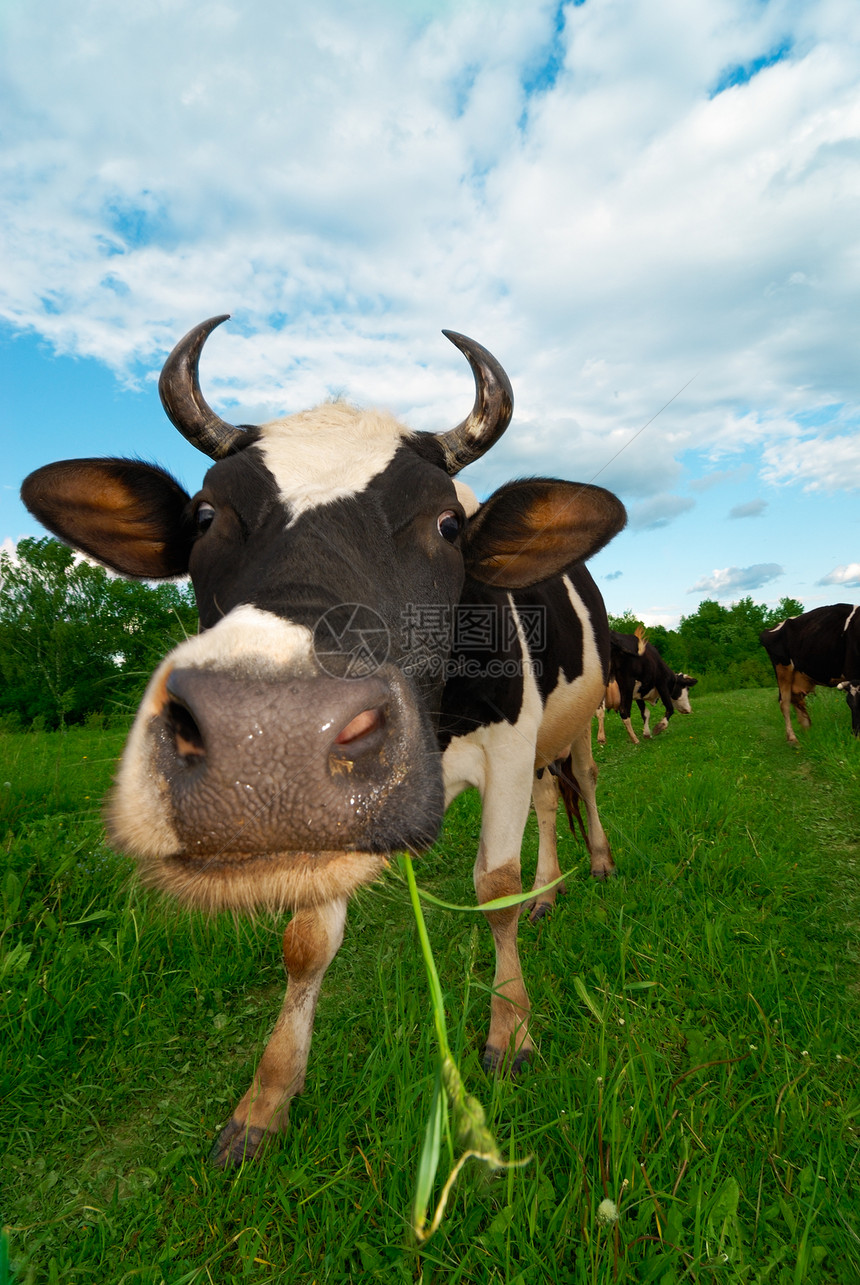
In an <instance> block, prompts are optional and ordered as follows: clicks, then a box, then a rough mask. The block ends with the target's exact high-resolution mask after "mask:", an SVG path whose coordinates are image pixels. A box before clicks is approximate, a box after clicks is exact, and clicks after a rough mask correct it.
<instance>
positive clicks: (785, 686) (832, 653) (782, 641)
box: [759, 602, 860, 745]
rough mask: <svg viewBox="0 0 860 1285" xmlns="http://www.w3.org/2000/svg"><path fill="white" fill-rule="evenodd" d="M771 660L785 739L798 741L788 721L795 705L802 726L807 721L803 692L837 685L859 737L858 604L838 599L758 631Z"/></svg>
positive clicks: (853, 728) (808, 719)
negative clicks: (826, 605)
mask: <svg viewBox="0 0 860 1285" xmlns="http://www.w3.org/2000/svg"><path fill="white" fill-rule="evenodd" d="M759 641H760V642H761V645H762V647H764V649H765V651H766V652H767V654H768V656H769V657H770V660H771V664H772V665H773V669H774V673H775V674H776V681H777V685H778V687H779V697H778V699H779V707H780V709H781V710H782V716H783V718H784V719H785V738H786V740H787V741H788V743H789V744H790V745H796V744H797V737H796V736H795V734H794V728H793V727H792V726H791V707H792V705H793V706H794V709H795V712H796V714H797V721H798V722H799V723H800V726H801V727H809V726H810V725H811V720H810V717H809V712H808V710H807V708H806V697H807V695H808V693H809V692H811V691H814V689H815V688H816V687H817V686H821V687H838V688H839V689H840V690H841V691H844V692H845V697H846V699H847V701H848V708H849V709H850V710H851V731H852V732H853V733H854V735H855V736H860V606H858V607H855V606H852V605H851V603H850V602H837V603H834V604H833V606H831V607H815V608H814V609H813V610H812V611H805V612H804V613H803V615H802V616H790V617H789V618H788V620H783V621H782V623H781V624H778V625H776V626H775V627H774V628H773V629H765V630H763V632H762V633H761V634H759Z"/></svg>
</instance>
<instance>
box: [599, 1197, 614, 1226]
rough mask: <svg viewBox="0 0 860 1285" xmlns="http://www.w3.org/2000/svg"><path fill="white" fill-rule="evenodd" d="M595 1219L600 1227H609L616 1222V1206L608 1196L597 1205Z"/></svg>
mask: <svg viewBox="0 0 860 1285" xmlns="http://www.w3.org/2000/svg"><path fill="white" fill-rule="evenodd" d="M597 1221H598V1222H599V1223H600V1226H601V1227H611V1226H612V1225H613V1223H617V1222H618V1206H617V1205H616V1203H615V1201H614V1200H610V1199H609V1197H608V1196H607V1198H606V1199H605V1200H601V1202H600V1204H599V1205H598V1206H597Z"/></svg>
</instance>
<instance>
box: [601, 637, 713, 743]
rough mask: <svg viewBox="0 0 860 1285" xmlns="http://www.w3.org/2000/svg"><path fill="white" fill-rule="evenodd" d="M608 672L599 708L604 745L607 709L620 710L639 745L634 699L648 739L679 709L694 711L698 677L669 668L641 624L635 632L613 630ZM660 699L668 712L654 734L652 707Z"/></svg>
mask: <svg viewBox="0 0 860 1285" xmlns="http://www.w3.org/2000/svg"><path fill="white" fill-rule="evenodd" d="M609 674H610V679H609V683H608V684H607V687H606V692H605V695H604V698H603V701H602V703H601V706H600V708H599V709H598V711H597V740H598V742H599V743H600V744H601V745H604V744H605V743H606V730H605V726H604V719H605V714H606V710H607V709H614V710H617V711H618V713H619V714H620V716H621V721H622V722H623V723H624V726H625V728H626V729H627V735H628V736H629V737H630V740H631V741H632V742H633V744H634V745H638V744H639V738H638V736H637V735H636V733H635V732H634V731H633V724H632V722H631V721H630V714H631V712H632V709H633V702H634V700H635V701H636V704H637V705H638V706H639V713H640V714H641V715H642V721H643V728H642V735H643V736H644V737H645V738H646V739H650V738H651V736H652V735H654V736H659V734H660V733H661V732H665V730H666V728H667V727H668V726H669V719H670V718H671V717H672V715H673V714H674V713H675V712H676V711H677V712H678V713H679V714H691V713H692V706H691V705H690V688H691V687H695V685H696V683H697V681H698V679H696V678H691V677H690V675H689V674H676V673H675V671H674V670H673V669H670V667H669V666H668V665H667V664H666V662H665V661H664V660H663V657H662V656H661V655H660V653H659V651H658V650H657V648H656V647H655V646H654V645H653V644H652V643H649V642H648V641H647V639H646V638H645V637H644V635H643V634H642V632H641V627H640V629H639V630H637V632H636V633H635V634H620V633H617V632H616V631H615V630H614V629H613V630H611V631H610V662H609ZM658 700H660V701H662V703H663V707H664V709H665V711H666V712H665V714H664V716H663V718H662V719H661V720H660V722H659V723H658V724H657V726H656V727H655V728H654V731H653V733H652V731H651V726H650V714H651V710H650V708H649V706H652V705H656V703H657V701H658Z"/></svg>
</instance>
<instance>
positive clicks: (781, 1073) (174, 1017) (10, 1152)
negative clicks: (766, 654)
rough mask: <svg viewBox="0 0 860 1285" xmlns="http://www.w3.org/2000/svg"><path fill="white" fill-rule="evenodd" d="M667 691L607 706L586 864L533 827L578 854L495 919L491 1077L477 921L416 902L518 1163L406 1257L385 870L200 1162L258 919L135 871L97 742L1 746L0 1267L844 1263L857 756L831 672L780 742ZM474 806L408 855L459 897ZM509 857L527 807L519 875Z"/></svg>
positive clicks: (414, 1077) (414, 1137)
mask: <svg viewBox="0 0 860 1285" xmlns="http://www.w3.org/2000/svg"><path fill="white" fill-rule="evenodd" d="M694 703H695V713H694V715H693V716H692V717H691V718H682V717H681V716H678V717H676V718H675V719H674V720H673V722H672V726H671V728H670V730H669V732H668V733H667V735H665V736H663V737H661V738H659V739H658V740H656V741H655V742H653V743H651V744H647V743H646V744H643V745H641V746H639V747H635V746H632V745H630V744H628V742H627V739H626V736H625V734H624V731H623V728H622V727H621V724H620V722H619V720H618V719H617V718H613V717H612V716H610V718H609V719H608V720H607V725H608V732H607V734H608V737H609V744H608V745H607V746H606V747H605V748H602V747H598V761H599V762H600V764H601V782H600V791H601V807H602V814H603V817H604V821H605V824H606V826H607V829H608V830H609V832H610V836H611V840H612V843H613V849H614V854H615V857H616V860H617V862H618V866H619V871H620V874H619V878H618V879H617V880H615V881H613V882H612V883H611V884H610V885H605V886H599V885H596V884H593V883H592V882H591V881H590V880H589V879H588V877H587V861H586V860H585V859H584V854H583V851H582V848H581V845H580V844H579V843H578V842H577V841H574V839H573V838H572V837H571V836H570V835H569V834H567V833H566V832H562V833H563V838H562V840H561V850H562V863H563V866H566V867H571V866H576V867H577V869H578V871H579V874H578V875H576V876H575V877H574V878H573V879H571V880H570V881H569V891H568V895H567V896H566V897H564V898H562V899H561V900H560V901H559V904H558V906H557V907H556V910H555V912H554V914H553V915H552V917H551V918H549V919H547V920H544V921H542V922H541V923H540V924H538V925H535V926H533V925H529V924H527V923H523V924H522V925H521V930H520V943H521V953H522V958H523V966H524V971H525V973H526V977H527V981H528V984H529V988H530V992H531V996H532V1003H533V1030H534V1034H535V1037H536V1040H537V1045H538V1057H537V1060H536V1062H535V1064H534V1065H533V1067H532V1068H531V1069H530V1070H529V1071H528V1072H527V1073H526V1074H525V1075H524V1076H522V1077H521V1078H520V1080H519V1081H518V1082H514V1083H511V1082H509V1081H507V1080H498V1081H497V1080H493V1079H491V1078H487V1077H486V1076H485V1075H484V1073H483V1072H482V1070H481V1069H480V1050H481V1044H482V1038H483V1034H484V1029H485V1023H486V1020H487V1013H488V987H489V985H490V984H491V979H492V948H491V941H490V934H489V931H488V930H487V929H486V927H485V926H484V925H483V924H482V923H475V922H474V920H473V919H472V918H471V917H467V916H457V915H452V914H450V913H448V912H445V911H442V910H439V909H437V908H435V907H425V915H426V919H427V923H428V928H429V932H430V937H431V941H432V943H433V947H434V950H435V953H436V962H437V966H438V969H439V973H440V978H441V983H442V987H443V990H444V992H445V997H446V1002H447V1007H448V1028H449V1033H450V1038H451V1043H452V1048H453V1050H454V1052H455V1055H456V1056H457V1057H458V1059H459V1062H460V1068H461V1071H462V1073H463V1077H464V1080H465V1082H466V1086H467V1088H468V1090H469V1091H470V1092H473V1093H475V1094H476V1095H477V1096H478V1097H479V1099H480V1100H481V1101H482V1103H483V1104H484V1106H485V1108H486V1111H487V1117H488V1121H489V1123H490V1125H491V1127H492V1129H493V1130H494V1133H495V1136H496V1138H497V1140H498V1141H499V1144H500V1146H501V1148H502V1151H503V1152H504V1153H505V1154H506V1155H507V1156H508V1157H509V1158H511V1159H517V1158H521V1157H522V1156H524V1155H531V1157H532V1159H531V1162H530V1163H529V1164H528V1165H526V1166H525V1167H523V1168H512V1169H508V1170H505V1171H501V1172H499V1173H497V1174H495V1175H492V1174H488V1173H487V1172H486V1171H485V1170H483V1169H482V1168H481V1167H480V1166H479V1165H477V1164H475V1162H471V1161H470V1162H469V1166H467V1169H466V1170H465V1171H464V1174H463V1175H462V1176H461V1178H460V1180H459V1182H458V1184H457V1186H456V1187H455V1189H454V1192H453V1195H452V1197H451V1200H450V1202H449V1206H448V1212H447V1216H446V1219H445V1221H444V1223H443V1225H442V1227H441V1229H440V1230H439V1231H438V1232H437V1233H436V1234H435V1235H434V1236H433V1237H432V1238H431V1240H430V1241H429V1242H428V1243H427V1245H425V1246H423V1247H419V1246H417V1245H416V1243H415V1241H414V1238H413V1236H412V1234H411V1231H410V1218H411V1213H412V1201H413V1194H414V1181H415V1173H416V1166H417V1163H418V1157H419V1154H420V1150H421V1142H422V1137H423V1130H424V1124H425V1121H426V1119H427V1116H428V1113H429V1110H430V1094H431V1089H432V1084H433V1079H434V1075H435V1057H436V1053H435V1036H434V1032H433V1023H432V1019H431V1017H430V1011H429V998H428V993H427V984H426V980H425V976H424V968H423V964H422V962H421V957H420V952H419V948H418V943H417V936H416V930H415V924H414V920H413V918H412V913H411V910H410V907H409V902H408V897H407V894H406V890H405V888H404V886H403V885H402V884H401V882H400V881H399V879H398V877H397V876H396V875H395V874H394V873H393V872H392V873H391V874H390V875H389V876H387V878H386V879H385V880H384V881H383V883H382V884H381V885H380V886H377V887H374V888H371V889H367V890H363V891H362V893H361V895H359V896H358V897H357V898H356V899H355V902H354V903H353V906H352V908H351V912H350V923H349V925H348V929H347V938H346V941H345V943H344V946H343V948H342V950H341V952H340V953H339V955H338V957H337V959H336V960H335V962H334V964H333V965H332V968H331V969H330V971H329V975H328V977H327V979H326V984H325V986H324V989H323V997H322V999H321V1002H320V1007H319V1013H318V1017H317V1023H316V1034H315V1037H314V1046H313V1049H312V1053H311V1065H310V1072H309V1078H308V1085H307V1088H306V1091H305V1093H304V1095H303V1096H302V1097H301V1098H299V1099H297V1100H296V1102H295V1103H294V1105H293V1108H292V1114H291V1124H290V1129H289V1131H288V1133H287V1134H286V1135H285V1136H284V1139H283V1141H282V1142H279V1143H278V1144H277V1145H276V1146H275V1147H273V1148H272V1149H271V1150H270V1151H269V1153H267V1155H266V1156H265V1157H264V1159H263V1161H262V1163H261V1164H259V1165H258V1166H249V1167H247V1168H246V1169H243V1170H242V1171H240V1172H239V1173H231V1174H227V1175H225V1174H223V1173H220V1172H217V1171H213V1170H211V1169H210V1168H209V1167H208V1166H207V1163H206V1153H207V1150H208V1147H209V1145H210V1144H211V1141H212V1138H213V1136H214V1134H215V1132H216V1131H217V1129H218V1127H219V1126H220V1124H222V1123H223V1122H224V1120H226V1118H227V1116H228V1115H229V1113H230V1110H231V1108H232V1106H233V1105H234V1103H235V1101H236V1100H237V1098H238V1097H239V1096H240V1095H241V1093H242V1092H244V1090H245V1088H246V1087H247V1084H248V1081H249V1079H250V1076H251V1073H252V1070H253V1066H254V1062H255V1059H256V1058H257V1057H258V1056H259V1054H260V1052H261V1050H262V1048H263V1047H264V1045H265V1041H266V1038H267V1035H268V1031H269V1029H270V1027H271V1024H272V1022H273V1020H274V1017H275V1015H276V1013H277V1011H278V1008H279V1005H280V1000H281V996H282V993H283V981H282V970H281V964H280V949H279V948H280V933H281V928H282V926H281V925H278V924H276V923H274V922H271V921H268V920H261V921H259V922H257V923H255V924H253V925H249V924H247V923H243V924H240V925H238V926H237V925H235V924H234V923H233V922H232V921H231V920H229V919H227V918H223V919H219V920H215V921H204V920H202V919H200V918H197V917H189V916H187V915H185V914H183V913H180V912H178V911H176V910H174V909H173V908H172V907H171V906H170V905H168V904H167V903H166V902H164V901H163V900H161V899H160V898H158V897H156V896H153V895H150V894H148V893H144V892H142V891H141V890H140V889H138V888H137V887H136V885H135V884H134V881H133V879H132V878H131V867H130V864H129V863H128V862H127V861H126V860H125V859H124V858H121V857H119V856H116V855H115V854H113V853H112V852H110V851H109V850H108V849H107V848H106V847H105V845H104V839H103V834H102V831H101V826H100V815H99V803H98V801H99V799H100V797H101V796H102V794H103V793H104V791H105V790H106V788H107V785H108V783H109V778H110V772H111V757H110V756H112V755H115V754H116V753H117V752H118V750H119V747H120V743H121V739H122V738H121V735H120V734H119V733H117V732H115V731H110V732H87V731H69V732H67V733H65V734H60V733H54V734H49V735H41V736H36V735H32V734H30V735H27V734H22V735H9V734H7V735H4V736H2V737H0V833H2V832H3V831H4V830H5V839H4V842H3V867H2V870H0V893H2V900H0V915H2V922H0V930H2V937H0V983H2V984H0V994H2V1008H0V1057H2V1064H0V1088H2V1094H3V1097H2V1104H3V1136H4V1142H5V1145H4V1158H3V1162H2V1168H1V1169H0V1172H2V1178H0V1182H2V1190H0V1220H1V1221H2V1223H3V1225H4V1226H5V1227H6V1229H7V1231H6V1234H7V1236H8V1242H6V1241H5V1240H4V1239H2V1238H0V1285H5V1282H6V1281H7V1280H12V1281H16V1282H18V1281H26V1282H30V1281H33V1282H37V1281H38V1282H42V1281H45V1282H51V1283H53V1282H57V1283H59V1282H62V1283H63V1285H66V1283H67V1282H78V1281H93V1282H97V1283H98V1285H119V1283H120V1282H140V1283H141V1285H159V1283H160V1282H164V1283H165V1285H197V1283H198V1282H200V1283H201V1285H202V1283H203V1282H210V1281H211V1282H224V1281H231V1282H232V1281H246V1280H247V1281H253V1282H275V1281H284V1282H290V1283H291V1285H292V1283H293V1282H297V1283H301V1285H304V1283H305V1282H306V1283H307V1285H310V1283H311V1282H313V1281H316V1282H320V1283H322V1282H337V1281H360V1282H364V1281H374V1280H379V1281H386V1282H391V1281H422V1282H425V1285H426V1283H429V1282H443V1281H444V1282H458V1281H459V1282H484V1281H487V1282H491V1281H492V1282H505V1283H506V1285H513V1283H514V1282H535V1283H538V1282H540V1283H543V1282H546V1281H553V1282H556V1281H557V1282H570V1283H571V1285H572V1283H574V1282H575V1283H576V1285H580V1282H603V1281H606V1282H612V1281H616V1280H617V1281H637V1282H638V1281H642V1282H648V1281H653V1282H660V1283H661V1285H668V1283H669V1282H675V1281H678V1282H680V1281H707V1280H711V1279H717V1280H725V1281H750V1282H759V1281H769V1282H779V1283H780V1285H782V1283H783V1282H785V1283H786V1285H797V1283H798V1282H802V1281H803V1282H807V1281H808V1282H827V1283H828V1285H830V1283H837V1282H844V1283H845V1285H855V1283H856V1281H857V1280H858V1279H860V1212H858V1210H860V1202H858V1198H857V1192H858V1184H860V1163H859V1162H858V1131H857V1130H858V1105H860V1095H858V1072H857V1056H858V1038H857V1037H858V1029H860V1020H858V1019H859V1018H860V1002H858V1000H860V992H859V991H858V980H860V978H858V920H860V915H858V907H860V891H858V880H857V871H858V867H857V858H858V853H860V833H858V818H860V773H858V768H860V743H858V742H856V741H854V740H853V738H852V737H851V736H850V732H849V726H850V723H849V717H848V711H847V709H846V707H845V702H844V698H842V697H841V696H839V695H837V694H835V693H827V692H825V693H822V694H820V695H819V696H818V697H817V698H816V699H815V701H814V702H812V704H811V708H812V716H813V727H812V729H811V732H810V733H809V734H808V735H806V736H804V737H803V738H802V744H801V747H800V748H799V749H797V750H794V749H792V748H791V747H789V746H787V745H786V744H785V741H784V736H783V731H782V723H781V718H780V715H779V711H778V708H777V704H776V700H775V694H774V693H773V692H771V691H755V690H753V691H743V692H734V693H725V694H720V695H716V694H715V695H711V696H705V697H702V698H700V699H699V700H697V701H695V702H694ZM6 781H9V782H10V784H9V785H8V786H5V785H4V782H6ZM479 826H480V817H479V811H478V807H477V800H476V799H475V798H472V797H465V798H463V799H460V800H458V802H457V803H456V804H455V806H454V807H453V808H452V809H451V812H450V813H449V817H448V819H447V822H446V828H445V833H444V836H443V838H442V840H441V842H440V844H439V845H438V847H437V849H436V850H434V852H433V853H432V854H431V855H430V856H428V857H427V858H426V859H424V860H422V861H420V862H418V863H417V865H416V870H417V875H418V878H419V881H420V882H421V883H422V884H423V885H424V886H425V887H427V888H429V889H430V890H431V891H432V892H434V893H435V894H436V895H437V896H439V897H441V898H443V899H445V900H449V901H454V902H463V901H470V900H472V899H473V893H472V890H471V865H472V860H473V857H474V852H475V847H476V843H477V835H478V830H479ZM535 855H536V835H535V831H534V827H533V825H530V827H529V830H528V833H527V836H526V843H525V852H524V864H525V867H526V871H527V875H528V876H530V875H531V873H532V871H533V866H534V861H535ZM443 1167H444V1166H443ZM443 1176H444V1175H443V1174H442V1173H441V1171H440V1179H439V1181H440V1182H441V1179H442V1177H443ZM607 1197H608V1198H610V1199H611V1200H612V1201H613V1202H615V1204H616V1205H617V1206H618V1208H619V1209H620V1217H619V1219H618V1221H617V1222H614V1223H612V1222H610V1223H601V1222H600V1221H599V1220H598V1217H597V1211H598V1207H599V1206H600V1204H601V1202H602V1201H603V1200H604V1199H605V1198H607Z"/></svg>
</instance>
